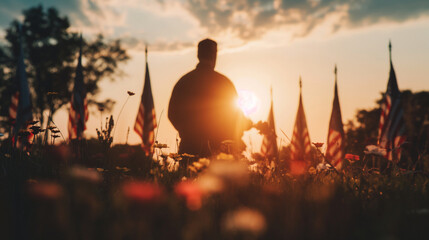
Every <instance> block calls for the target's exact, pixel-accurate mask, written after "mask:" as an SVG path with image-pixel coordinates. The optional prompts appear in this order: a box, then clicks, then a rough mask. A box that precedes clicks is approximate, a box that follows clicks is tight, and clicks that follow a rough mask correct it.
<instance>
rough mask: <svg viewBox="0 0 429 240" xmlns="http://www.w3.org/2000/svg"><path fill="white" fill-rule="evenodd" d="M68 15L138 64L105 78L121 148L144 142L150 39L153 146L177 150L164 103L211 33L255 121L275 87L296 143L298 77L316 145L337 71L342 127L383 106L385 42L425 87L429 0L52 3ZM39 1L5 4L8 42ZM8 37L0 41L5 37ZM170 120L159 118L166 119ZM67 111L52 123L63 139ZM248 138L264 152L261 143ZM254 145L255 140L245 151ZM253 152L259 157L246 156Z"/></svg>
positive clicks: (397, 63) (279, 113)
mask: <svg viewBox="0 0 429 240" xmlns="http://www.w3.org/2000/svg"><path fill="white" fill-rule="evenodd" d="M39 3H41V4H43V6H44V7H50V6H54V7H56V8H57V9H58V10H59V11H60V13H61V14H62V15H67V16H69V19H70V22H71V25H72V30H73V31H82V32H83V34H84V37H85V38H93V37H94V36H95V34H98V33H103V34H104V35H105V36H106V37H107V38H108V39H116V38H120V39H121V40H122V42H123V44H124V46H125V47H126V49H127V50H128V52H129V54H130V56H131V60H129V61H128V62H127V63H126V64H124V65H123V66H122V67H121V68H122V70H123V71H124V72H125V73H126V75H125V76H123V77H120V78H118V79H117V80H116V81H115V82H109V80H106V81H104V82H103V83H102V91H101V93H100V94H99V95H97V96H96V98H97V99H99V100H103V99H105V98H112V99H114V100H115V101H116V105H115V108H114V111H113V113H112V114H113V116H114V117H115V119H117V117H118V113H119V110H120V108H121V107H122V105H123V103H124V102H125V100H126V98H127V91H128V90H129V91H134V92H135V93H136V95H135V96H133V97H131V98H130V99H129V101H128V103H127V104H126V107H125V109H124V111H123V113H122V115H121V116H120V119H119V122H118V129H117V130H116V134H115V136H114V137H115V138H114V143H125V141H126V136H127V128H128V127H130V128H131V132H130V136H129V140H128V143H132V144H134V143H138V142H139V141H140V140H139V138H138V136H137V134H135V133H134V131H133V130H132V129H133V126H134V120H135V116H136V114H137V111H138V105H139V102H140V95H141V93H142V88H143V80H144V74H145V72H144V71H145V68H144V64H145V60H144V59H145V58H144V47H145V43H147V44H148V46H149V69H150V76H151V83H152V91H153V95H154V102H155V109H156V114H157V118H158V119H159V118H161V121H160V124H159V132H158V135H157V139H158V141H159V142H161V143H166V144H168V145H169V146H171V149H170V150H171V151H175V148H174V146H175V139H176V134H177V132H176V131H175V130H174V128H173V127H172V125H171V124H170V122H169V120H168V118H167V110H168V101H169V98H170V94H171V91H172V88H173V86H174V84H175V83H176V82H177V80H178V79H179V78H180V77H181V76H182V75H184V74H185V73H187V72H189V71H191V70H192V69H194V67H195V66H196V64H197V62H198V61H197V57H196V55H197V53H196V51H197V44H198V42H199V41H200V40H202V39H204V38H211V39H213V40H215V41H217V42H218V60H217V65H216V70H217V71H219V72H221V73H223V74H224V75H226V76H227V77H229V78H230V79H231V80H232V82H233V83H234V84H235V86H236V88H237V89H238V90H247V91H250V92H253V93H254V94H255V95H256V96H257V97H258V98H259V100H260V107H259V109H258V110H257V111H256V112H254V113H252V114H251V115H250V118H251V119H252V120H253V121H255V122H256V121H259V120H266V118H267V116H268V110H269V101H270V96H269V92H270V87H271V86H272V88H273V97H274V115H275V120H276V124H277V129H276V130H277V135H278V136H279V141H282V144H283V145H286V144H289V142H288V141H287V140H286V138H285V136H284V135H283V134H282V133H281V131H280V129H281V130H283V131H284V132H285V133H286V134H287V135H288V137H291V135H292V130H293V124H294V121H295V115H296V111H297V106H298V94H299V85H298V79H299V76H302V80H303V103H304V109H305V112H306V115H307V124H308V127H309V133H310V139H311V141H312V142H326V138H327V131H328V123H329V117H330V114H331V108H332V100H333V86H334V73H333V70H334V66H335V64H337V66H338V88H339V99H340V104H341V110H342V115H343V122H344V123H346V122H347V121H348V120H351V119H353V118H354V115H355V114H356V111H357V110H358V109H368V108H373V107H375V106H376V105H375V101H376V100H377V99H379V98H380V93H381V92H384V91H385V89H386V86H387V79H388V73H389V59H388V58H389V54H388V42H389V39H390V40H391V41H392V45H393V52H392V55H393V64H394V67H395V70H396V76H397V79H398V85H399V88H400V89H401V90H405V89H409V90H412V91H427V90H428V88H429V79H428V76H429V1H428V0H407V1H403V0H344V1H338V0H307V1H303V0H283V1H282V0H269V1H268V0H259V1H258V0H237V1H225V0H180V1H172V0H67V1H66V0H46V1H39ZM36 4H37V1H34V0H2V1H1V3H0V28H1V29H2V30H1V31H0V38H1V39H3V38H4V35H5V32H4V29H5V28H6V27H7V26H8V25H9V23H10V22H11V21H12V20H13V19H22V12H21V11H22V10H23V9H26V8H29V7H32V6H35V5H36ZM0 41H4V40H0ZM91 110H92V111H93V112H94V114H92V115H90V118H89V122H88V129H87V131H86V132H85V134H86V135H87V136H95V135H96V132H95V128H96V127H99V126H100V115H99V113H98V112H97V111H96V109H91ZM161 113H162V116H161ZM67 114H68V113H67V110H66V108H64V110H62V111H60V112H58V113H57V115H56V116H55V118H54V120H55V122H56V123H57V124H58V126H59V128H60V130H61V131H62V132H63V133H64V134H67V121H66V119H67V118H66V116H67ZM244 138H245V139H244V140H245V141H246V142H247V143H250V140H249V139H250V138H251V139H252V141H251V142H252V148H253V151H259V146H260V144H261V143H260V141H261V138H260V137H258V136H257V134H256V131H251V134H247V135H245V137H244ZM248 146H249V149H250V144H249V145H248ZM249 151H251V150H249Z"/></svg>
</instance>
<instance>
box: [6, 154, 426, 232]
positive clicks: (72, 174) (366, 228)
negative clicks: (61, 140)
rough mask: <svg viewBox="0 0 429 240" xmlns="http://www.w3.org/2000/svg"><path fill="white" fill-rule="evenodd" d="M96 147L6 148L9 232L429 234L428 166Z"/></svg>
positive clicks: (7, 221)
mask: <svg viewBox="0 0 429 240" xmlns="http://www.w3.org/2000/svg"><path fill="white" fill-rule="evenodd" d="M92 152H94V154H91V153H87V154H86V159H81V160H80V164H76V162H78V163H79V160H78V159H74V158H73V157H72V156H73V151H70V149H68V148H67V147H65V146H59V147H51V148H48V149H43V150H40V152H35V153H33V154H32V155H28V154H25V153H22V152H11V153H8V154H2V155H1V159H0V161H1V162H0V165H1V174H0V176H1V179H0V232H1V237H0V238H1V239H189V240H192V239H195V240H197V239H198V240H199V239H427V238H428V237H429V233H428V229H427V228H428V226H429V194H428V190H429V185H428V183H429V177H428V175H427V174H425V173H424V172H415V171H405V170H401V169H392V170H390V171H385V172H383V173H380V172H379V171H364V170H361V169H354V170H353V171H345V172H339V173H336V172H334V171H331V170H323V171H316V170H314V169H311V170H310V171H308V172H306V173H304V174H302V175H295V176H294V175H291V174H289V173H287V172H274V173H273V174H267V172H264V173H262V172H260V171H250V170H249V169H251V167H250V168H249V162H248V161H247V160H240V159H237V158H234V157H233V156H231V155H224V154H222V155H219V156H217V157H214V158H213V159H194V158H192V156H186V155H185V156H180V155H176V156H175V155H170V156H168V157H167V156H164V157H162V156H160V157H158V160H157V161H150V159H147V158H145V157H144V156H143V152H142V151H141V149H140V148H139V147H131V146H118V147H115V148H112V149H109V152H103V151H98V150H97V149H93V151H92ZM97 152H98V153H97ZM100 152H101V153H100ZM155 158H156V157H155ZM268 173H269V172H268Z"/></svg>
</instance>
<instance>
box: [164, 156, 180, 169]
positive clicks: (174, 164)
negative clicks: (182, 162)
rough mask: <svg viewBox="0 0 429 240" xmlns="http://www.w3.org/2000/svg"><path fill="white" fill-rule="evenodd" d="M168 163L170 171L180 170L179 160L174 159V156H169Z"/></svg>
mask: <svg viewBox="0 0 429 240" xmlns="http://www.w3.org/2000/svg"><path fill="white" fill-rule="evenodd" d="M166 163H167V170H168V171H169V172H177V171H178V170H179V162H178V161H176V160H174V159H173V158H170V157H167V158H166Z"/></svg>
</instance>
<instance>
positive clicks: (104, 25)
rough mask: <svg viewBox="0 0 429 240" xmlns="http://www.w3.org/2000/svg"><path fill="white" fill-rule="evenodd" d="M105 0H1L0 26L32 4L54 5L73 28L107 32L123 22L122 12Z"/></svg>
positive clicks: (20, 14) (17, 17)
mask: <svg viewBox="0 0 429 240" xmlns="http://www.w3.org/2000/svg"><path fill="white" fill-rule="evenodd" d="M108 2H109V1H105V0H40V1H34V0H2V4H1V6H0V26H1V27H4V28H5V27H8V24H9V23H10V22H12V20H14V19H19V18H20V17H19V16H22V11H23V10H26V9H29V8H31V7H34V6H38V5H42V6H43V7H44V8H49V7H55V8H57V9H58V10H59V11H60V14H61V15H62V16H68V17H69V20H70V21H71V23H72V26H73V27H74V28H79V29H86V30H89V31H91V32H95V31H97V32H100V31H102V32H106V31H107V32H108V31H109V30H111V29H110V28H112V27H114V26H119V25H121V24H123V22H124V14H120V13H118V12H117V11H116V10H115V8H113V7H111V6H110V5H109V4H108Z"/></svg>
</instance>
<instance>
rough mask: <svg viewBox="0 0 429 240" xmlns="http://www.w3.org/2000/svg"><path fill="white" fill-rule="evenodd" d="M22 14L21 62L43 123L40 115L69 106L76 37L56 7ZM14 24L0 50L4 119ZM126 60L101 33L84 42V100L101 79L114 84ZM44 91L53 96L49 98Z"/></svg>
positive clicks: (115, 44)
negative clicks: (22, 48)
mask: <svg viewBox="0 0 429 240" xmlns="http://www.w3.org/2000/svg"><path fill="white" fill-rule="evenodd" d="M23 13H24V21H23V33H24V35H23V39H24V52H25V54H26V61H25V62H26V65H27V69H26V70H27V76H28V81H29V84H30V88H31V89H32V92H31V94H32V96H33V111H34V113H35V115H36V118H37V119H40V120H41V122H42V123H43V121H44V115H43V111H45V110H50V111H51V112H52V113H55V111H57V110H58V109H59V108H61V107H62V106H63V105H65V104H67V103H68V102H70V97H71V91H72V86H73V84H72V83H73V79H74V75H75V68H76V65H77V57H78V52H79V46H80V37H79V35H78V33H74V32H72V31H71V30H70V23H69V20H68V18H67V17H66V16H61V15H60V13H59V12H58V11H57V10H56V9H55V8H48V9H46V10H45V9H44V8H43V7H42V6H41V5H39V6H37V7H32V8H29V9H27V10H24V11H23ZM18 24H19V22H18V21H17V20H14V21H12V23H11V24H10V27H9V28H8V29H6V40H7V43H8V45H7V46H5V47H3V48H0V69H2V70H1V71H0V81H1V82H2V86H5V87H2V88H0V93H1V94H0V95H1V96H2V97H1V98H2V99H1V100H2V102H3V104H2V105H1V109H0V114H1V115H3V116H6V115H7V111H8V108H7V107H8V106H9V104H8V103H9V101H10V96H11V95H10V94H11V93H10V92H8V90H9V89H10V86H11V84H12V81H13V78H14V76H15V68H16V66H15V65H16V64H15V63H16V62H17V56H18V49H19V45H18V38H19V34H18ZM128 58H129V57H128V55H127V53H126V51H125V50H124V49H123V48H122V46H121V43H120V41H119V40H114V41H112V42H107V41H106V40H105V39H104V38H103V36H102V35H101V34H100V35H98V36H97V37H96V38H95V39H94V40H92V41H87V40H83V63H84V64H83V65H84V66H83V67H84V70H83V71H84V76H85V85H86V90H87V92H88V94H89V96H88V97H89V98H91V97H92V96H93V95H96V94H97V93H98V91H99V85H98V84H99V82H100V80H102V79H104V78H110V79H112V80H113V79H114V76H115V74H120V73H121V72H120V71H119V69H118V67H119V66H118V65H119V64H120V63H122V62H125V61H126V60H128ZM3 83H4V84H3ZM48 92H55V93H57V94H56V95H55V97H52V95H51V97H50V96H48V94H47V93H48ZM89 102H90V103H91V102H93V101H89Z"/></svg>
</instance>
